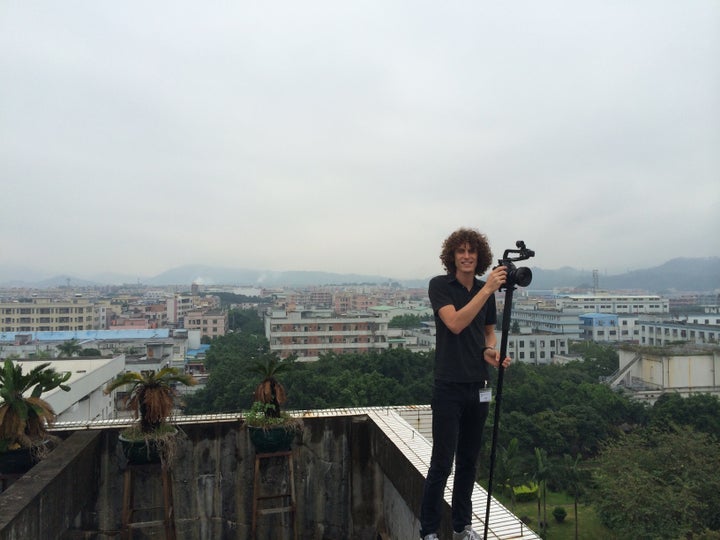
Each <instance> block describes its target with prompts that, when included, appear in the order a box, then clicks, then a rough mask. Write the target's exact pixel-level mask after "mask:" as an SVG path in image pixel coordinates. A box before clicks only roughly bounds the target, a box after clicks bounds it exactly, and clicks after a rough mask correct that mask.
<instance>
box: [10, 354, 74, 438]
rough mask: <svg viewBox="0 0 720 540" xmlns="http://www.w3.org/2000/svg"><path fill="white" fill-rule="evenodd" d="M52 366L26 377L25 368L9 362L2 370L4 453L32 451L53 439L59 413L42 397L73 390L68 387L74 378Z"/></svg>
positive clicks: (35, 370)
mask: <svg viewBox="0 0 720 540" xmlns="http://www.w3.org/2000/svg"><path fill="white" fill-rule="evenodd" d="M49 366H50V363H49V362H45V363H42V364H39V365H38V366H36V367H34V368H33V369H31V370H30V371H29V372H27V373H23V369H22V365H20V364H17V363H14V362H13V361H12V360H5V362H4V364H3V367H2V369H1V370H0V399H1V400H2V401H0V452H4V451H7V450H15V449H18V448H32V447H34V446H37V445H40V444H42V443H43V442H44V441H46V440H47V439H48V438H49V434H48V432H47V427H48V426H50V425H51V424H52V422H53V421H54V420H55V411H53V408H52V407H51V406H50V404H49V403H48V402H47V401H45V400H43V399H41V398H40V396H41V395H42V394H43V393H45V392H48V391H49V390H53V389H55V388H58V387H59V388H60V389H61V390H63V391H65V392H67V391H68V390H70V387H69V386H67V385H66V384H64V383H65V382H66V381H67V380H68V379H69V378H70V375H71V373H70V372H69V371H66V372H64V373H58V372H57V371H56V370H55V369H54V368H51V367H49ZM28 393H29V395H27V394H28Z"/></svg>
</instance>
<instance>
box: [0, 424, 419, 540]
mask: <svg viewBox="0 0 720 540" xmlns="http://www.w3.org/2000/svg"><path fill="white" fill-rule="evenodd" d="M304 421H305V426H304V429H303V431H302V432H301V433H300V434H299V435H298V436H297V437H296V440H295V443H294V445H293V456H294V473H295V495H296V503H297V515H296V520H295V523H296V526H297V537H298V538H302V539H317V540H337V539H345V538H353V539H358V540H376V539H377V538H379V537H380V538H406V537H408V535H407V532H408V528H407V527H408V523H409V522H411V521H412V520H413V511H412V508H416V507H417V506H418V505H419V501H418V500H417V497H418V496H419V495H418V492H417V490H418V489H420V490H421V487H422V475H419V474H418V473H417V471H413V470H412V468H411V467H410V466H409V464H408V463H407V460H406V459H405V457H404V456H403V455H402V454H401V453H400V452H398V451H397V449H396V448H395V446H394V445H393V444H392V443H390V442H389V441H388V440H387V439H386V438H385V435H384V434H383V433H382V431H381V430H380V429H379V428H378V427H377V426H376V425H375V424H374V423H373V422H372V421H370V420H369V419H368V417H367V416H366V415H362V414H360V415H356V416H329V417H316V418H307V419H305V420H304ZM181 430H182V434H181V436H180V438H179V439H178V442H177V445H176V448H175V457H174V459H173V460H172V464H171V473H172V495H173V500H174V523H175V528H176V532H177V538H178V539H179V540H203V539H208V540H217V539H224V538H229V539H233V538H237V539H245V538H250V536H251V534H250V532H251V526H252V508H253V477H254V466H255V452H254V449H253V447H252V444H251V442H250V439H249V437H248V435H247V430H246V429H244V427H243V426H242V424H241V423H240V422H239V421H235V422H232V421H218V422H214V423H197V424H183V425H182V426H181ZM117 435H118V431H117V430H113V429H106V430H102V431H86V432H77V433H75V434H73V435H72V436H71V437H70V438H69V439H68V440H67V441H65V442H64V443H63V444H62V445H61V447H60V448H58V449H57V450H56V451H55V452H58V451H59V450H61V448H62V449H63V452H61V453H58V454H57V456H54V457H56V458H57V459H55V460H54V461H55V462H57V463H56V464H54V465H53V463H52V462H51V461H50V460H49V459H48V461H45V462H43V463H41V464H39V465H38V466H36V467H35V468H34V469H33V471H35V472H33V475H31V476H30V477H29V478H27V479H26V478H23V479H21V481H22V482H23V483H24V484H27V483H28V482H30V479H31V478H35V479H37V481H38V482H39V485H36V486H35V491H37V492H39V493H42V497H40V495H39V493H38V494H37V495H36V497H35V498H34V499H33V498H31V497H30V495H31V493H29V492H28V491H26V490H23V491H22V495H19V496H17V497H16V498H6V494H2V495H0V510H2V511H3V512H2V516H5V515H10V513H12V512H10V510H11V508H10V502H11V501H12V502H13V504H14V505H16V506H13V509H14V508H16V507H17V508H19V507H20V506H22V505H24V506H23V508H25V510H18V509H15V510H13V511H14V513H15V514H20V515H21V516H22V514H23V513H25V514H27V516H25V517H21V518H19V522H22V523H28V524H27V525H25V526H24V527H25V528H24V529H23V530H22V534H21V535H19V536H18V535H15V536H12V535H11V533H10V530H11V529H10V528H8V527H0V534H5V536H0V540H1V539H2V538H13V539H14V538H18V539H19V538H22V539H23V540H26V539H32V538H42V539H43V540H45V539H50V538H64V539H75V540H77V539H80V538H93V539H97V540H109V539H114V538H117V537H118V535H119V532H120V529H121V525H122V500H123V477H124V472H125V469H126V463H125V459H124V456H123V455H122V452H121V451H120V449H119V446H118V442H117ZM73 440H74V441H75V442H74V443H72V441H73ZM68 442H71V446H70V447H68V448H65V445H66V444H68ZM78 447H82V448H78ZM55 452H53V455H54V454H55ZM80 454H82V455H83V456H84V457H85V459H86V460H87V464H86V465H84V466H83V467H79V465H78V464H77V463H76V461H77V459H76V457H77V458H79V457H80ZM63 456H64V457H63ZM61 458H62V459H61ZM273 459H274V461H270V462H267V463H265V464H264V465H263V467H262V469H261V478H262V486H261V490H262V493H265V494H269V493H271V492H275V493H276V492H279V491H284V490H286V489H287V482H288V479H289V475H288V474H287V473H288V470H287V466H286V462H285V461H283V460H278V459H276V458H273ZM73 463H75V464H74V465H73ZM41 466H42V467H43V469H48V468H49V469H52V470H53V471H54V473H55V474H54V475H46V474H43V475H40V474H39V473H40V472H42V469H40V467H41ZM36 469H37V471H36ZM21 481H18V483H17V485H18V486H19V485H20V484H21ZM134 481H135V486H134V490H133V494H134V499H135V504H134V506H135V507H136V508H152V509H149V510H145V511H138V512H136V514H135V516H134V518H133V519H134V520H135V521H152V520H161V519H162V506H163V497H162V484H161V476H160V469H159V467H155V468H152V467H150V468H143V469H139V470H137V472H136V473H135V474H134ZM33 485H34V484H33ZM418 486H419V488H418ZM13 488H15V486H13ZM11 489H12V488H11ZM18 490H19V488H16V491H18ZM420 492H421V491H420ZM7 493H10V490H8V492H7ZM403 497H408V499H407V501H408V503H409V505H408V503H406V502H405V500H403ZM388 498H391V499H393V500H388ZM21 501H22V502H21ZM70 503H72V504H70ZM34 505H37V509H36V512H35V513H33V512H31V511H30V510H28V507H33V506H34ZM65 505H68V506H69V507H68V508H67V509H65ZM5 508H7V509H8V511H9V512H10V513H8V514H6V512H5ZM49 508H52V512H51V513H50V515H54V513H55V509H56V508H57V509H58V510H57V513H58V519H59V517H60V515H61V514H62V515H63V519H64V521H62V522H61V523H58V522H57V519H56V520H54V521H51V520H48V518H47V514H48V509H49ZM30 523H34V524H35V525H32V526H38V527H40V526H42V527H46V525H45V524H46V523H48V526H47V527H46V528H43V529H42V530H41V529H39V528H38V529H32V528H30V527H31V525H30ZM3 525H5V524H4V523H3ZM8 526H9V524H8ZM399 528H403V529H404V531H401V530H399ZM13 530H15V528H13ZM18 530H19V529H18ZM13 534H15V533H13ZM163 537H164V533H163V528H162V526H157V525H156V526H153V527H148V528H143V529H138V530H135V531H134V535H133V538H163ZM258 538H260V539H262V540H266V539H270V538H272V539H277V538H288V539H289V538H293V536H292V534H291V523H290V520H289V516H286V517H283V516H282V515H280V514H273V515H269V516H262V517H260V518H259V521H258Z"/></svg>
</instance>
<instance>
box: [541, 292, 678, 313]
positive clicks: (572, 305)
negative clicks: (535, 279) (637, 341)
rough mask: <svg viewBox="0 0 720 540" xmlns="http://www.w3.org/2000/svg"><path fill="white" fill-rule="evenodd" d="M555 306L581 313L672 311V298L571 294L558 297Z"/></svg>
mask: <svg viewBox="0 0 720 540" xmlns="http://www.w3.org/2000/svg"><path fill="white" fill-rule="evenodd" d="M555 307H556V309H558V310H568V309H572V310H577V311H579V312H581V313H618V314H623V313H624V314H648V313H670V300H669V299H667V298H663V297H661V296H659V295H657V294H642V295H640V294H638V295H627V294H569V295H563V296H560V297H558V298H556V299H555Z"/></svg>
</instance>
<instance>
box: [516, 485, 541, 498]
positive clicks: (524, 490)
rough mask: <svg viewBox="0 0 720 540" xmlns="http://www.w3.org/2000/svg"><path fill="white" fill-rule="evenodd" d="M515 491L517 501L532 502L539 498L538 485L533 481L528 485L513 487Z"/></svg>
mask: <svg viewBox="0 0 720 540" xmlns="http://www.w3.org/2000/svg"><path fill="white" fill-rule="evenodd" d="M513 491H515V500H516V501H517V502H530V501H534V500H535V499H537V492H538V485H537V484H536V483H534V482H531V483H530V484H528V485H523V486H518V487H515V488H513Z"/></svg>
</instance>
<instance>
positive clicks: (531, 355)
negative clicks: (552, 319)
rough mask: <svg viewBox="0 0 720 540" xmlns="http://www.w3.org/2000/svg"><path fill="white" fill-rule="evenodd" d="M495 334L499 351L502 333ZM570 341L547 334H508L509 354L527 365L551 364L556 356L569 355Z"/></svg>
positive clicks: (560, 336)
mask: <svg viewBox="0 0 720 540" xmlns="http://www.w3.org/2000/svg"><path fill="white" fill-rule="evenodd" d="M495 334H496V336H497V348H498V349H499V348H500V346H501V339H502V333H501V332H495ZM570 339H571V338H570V336H568V335H564V336H563V335H557V334H547V333H531V334H508V342H507V354H508V356H510V358H512V359H513V360H515V361H519V362H525V363H527V364H550V363H552V362H553V359H554V358H555V356H557V355H564V354H567V353H568V348H569V345H570ZM572 339H576V338H572Z"/></svg>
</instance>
